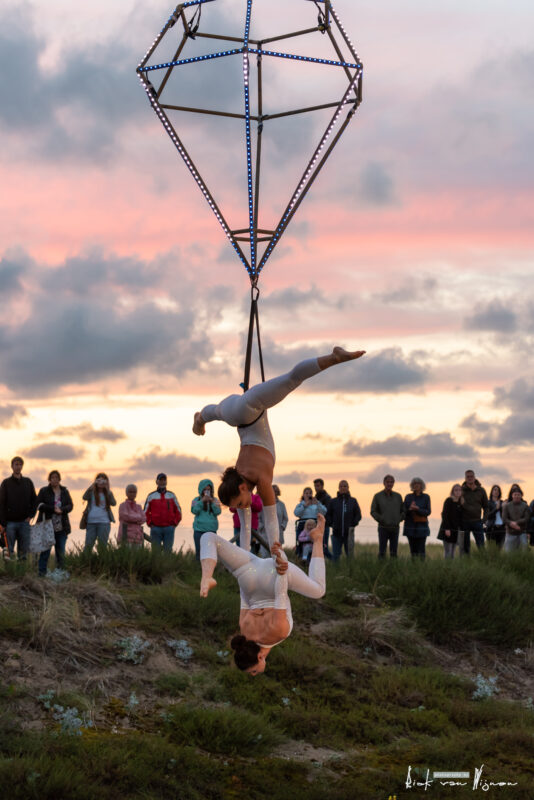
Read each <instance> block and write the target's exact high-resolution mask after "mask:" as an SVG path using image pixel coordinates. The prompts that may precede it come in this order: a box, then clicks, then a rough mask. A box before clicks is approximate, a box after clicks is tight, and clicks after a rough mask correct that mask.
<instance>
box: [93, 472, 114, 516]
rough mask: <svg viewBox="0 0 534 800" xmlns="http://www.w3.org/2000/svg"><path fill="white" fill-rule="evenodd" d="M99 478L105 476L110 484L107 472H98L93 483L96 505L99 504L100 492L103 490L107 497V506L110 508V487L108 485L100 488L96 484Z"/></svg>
mask: <svg viewBox="0 0 534 800" xmlns="http://www.w3.org/2000/svg"><path fill="white" fill-rule="evenodd" d="M99 478H104V479H105V480H106V481H107V482H108V486H109V478H108V476H107V475H106V473H105V472H98V473H97V474H96V477H95V480H94V483H93V496H94V498H95V505H96V506H97V505H98V495H99V493H100V492H102V493H103V495H104V497H105V500H106V508H109V507H110V502H109V501H110V497H109V491H108V487H107V486H103V487H102V488H101V489H99V488H98V486H97V485H96V482H97V480H98V479H99Z"/></svg>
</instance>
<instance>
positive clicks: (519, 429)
mask: <svg viewBox="0 0 534 800" xmlns="http://www.w3.org/2000/svg"><path fill="white" fill-rule="evenodd" d="M461 425H462V427H464V428H469V429H470V430H471V432H472V433H473V436H474V439H475V441H476V442H477V444H479V445H480V446H481V447H502V448H505V447H512V446H515V447H518V446H519V447H521V446H526V445H530V444H533V443H534V411H531V412H530V413H524V414H520V413H519V412H518V413H515V414H510V416H508V417H507V418H506V419H505V420H503V421H502V422H500V421H493V422H487V421H483V420H480V419H478V417H477V416H476V415H475V414H471V415H470V416H469V417H466V419H464V420H463V421H462V423H461Z"/></svg>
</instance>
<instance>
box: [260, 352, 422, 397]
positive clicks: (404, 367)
mask: <svg viewBox="0 0 534 800" xmlns="http://www.w3.org/2000/svg"><path fill="white" fill-rule="evenodd" d="M317 349H318V350H319V352H320V353H327V352H329V350H331V345H328V344H325V345H322V346H321V345H319V346H317ZM265 350H266V353H265V360H266V363H267V366H268V367H269V369H270V371H271V374H280V373H282V372H287V371H289V370H290V369H291V368H292V367H293V366H294V365H295V364H296V363H297V362H298V361H300V360H302V359H305V358H310V357H311V356H313V355H314V354H312V353H310V350H309V347H299V348H295V349H292V350H289V349H286V350H283V349H282V348H277V347H276V345H275V344H274V343H271V342H270V343H269V345H268V347H267V346H266V347H265ZM429 379H430V369H429V368H428V366H427V365H426V360H425V356H424V354H423V353H421V352H418V353H412V354H411V355H407V356H406V355H404V353H403V351H402V349H401V348H400V347H389V348H385V349H384V350H380V351H378V352H377V353H371V354H368V355H365V356H363V358H361V359H358V360H357V361H354V362H349V363H346V364H340V365H336V366H334V367H332V368H331V369H327V370H324V371H323V372H321V373H320V374H319V375H316V376H315V377H313V378H312V379H311V380H310V381H306V382H305V384H303V388H305V389H306V390H308V391H313V392H347V393H364V392H386V393H389V392H391V393H394V392H401V391H418V390H421V389H422V388H423V387H424V386H425V384H426V383H427V382H428V381H429Z"/></svg>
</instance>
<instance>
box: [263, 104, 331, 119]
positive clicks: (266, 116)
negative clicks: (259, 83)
mask: <svg viewBox="0 0 534 800" xmlns="http://www.w3.org/2000/svg"><path fill="white" fill-rule="evenodd" d="M338 105H339V100H336V101H335V102H334V103H323V104H322V105H320V106H308V107H307V108H297V109H296V110H295V111H281V112H280V113H279V114H264V115H263V117H262V120H265V121H266V122H268V121H269V120H271V119H278V118H279V117H290V116H291V115H292V114H306V113H307V112H308V111H320V110H321V109H322V108H335V107H336V106H338Z"/></svg>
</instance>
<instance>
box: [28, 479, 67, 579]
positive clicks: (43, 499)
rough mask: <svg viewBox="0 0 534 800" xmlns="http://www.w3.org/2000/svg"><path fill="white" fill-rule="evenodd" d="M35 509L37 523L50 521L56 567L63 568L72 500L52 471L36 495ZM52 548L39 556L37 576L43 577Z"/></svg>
mask: <svg viewBox="0 0 534 800" xmlns="http://www.w3.org/2000/svg"><path fill="white" fill-rule="evenodd" d="M37 508H38V510H39V517H38V519H37V521H38V522H41V521H42V520H43V519H51V520H52V525H53V526H54V536H55V537H56V545H55V550H56V567H58V568H59V569H64V568H65V547H66V544H67V536H68V535H69V533H70V532H71V527H70V520H69V514H70V512H71V511H72V509H73V503H72V498H71V496H70V494H69V490H68V489H67V488H66V487H65V486H61V475H60V474H59V472H58V471H57V469H53V470H52V472H51V473H50V475H49V476H48V486H43V488H42V489H40V491H39V494H38V495H37ZM51 550H52V548H51V547H50V548H49V549H48V550H43V552H42V553H41V555H40V556H39V575H40V577H44V576H45V575H46V570H47V567H48V559H49V558H50V552H51Z"/></svg>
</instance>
